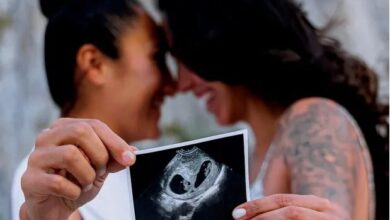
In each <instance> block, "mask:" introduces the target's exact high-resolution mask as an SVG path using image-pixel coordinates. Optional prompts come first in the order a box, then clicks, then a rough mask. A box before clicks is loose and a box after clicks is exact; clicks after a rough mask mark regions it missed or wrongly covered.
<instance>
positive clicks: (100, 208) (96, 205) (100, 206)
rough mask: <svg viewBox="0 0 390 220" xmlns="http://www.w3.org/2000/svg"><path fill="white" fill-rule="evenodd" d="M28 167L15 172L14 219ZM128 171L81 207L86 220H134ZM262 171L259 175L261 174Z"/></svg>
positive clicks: (24, 165) (258, 188)
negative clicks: (22, 178)
mask: <svg viewBox="0 0 390 220" xmlns="http://www.w3.org/2000/svg"><path fill="white" fill-rule="evenodd" d="M26 168H27V158H26V159H24V160H23V161H22V163H21V164H20V165H19V167H18V169H17V170H16V172H15V177H14V181H13V187H12V196H11V198H12V220H18V219H19V208H20V206H21V205H22V204H23V202H24V195H23V192H22V189H21V184H20V180H21V177H22V175H23V173H24V171H25V170H26ZM262 170H264V169H262ZM126 171H127V170H123V171H120V172H118V173H114V174H110V175H109V176H108V177H107V179H106V180H105V183H104V185H103V187H102V189H101V191H100V192H99V194H98V195H97V196H96V198H94V199H93V200H92V201H90V202H89V203H87V204H86V205H84V206H83V207H81V208H80V209H79V211H80V213H81V215H82V217H83V219H84V220H105V219H118V220H121V219H123V220H132V217H131V216H132V215H131V211H130V200H129V197H128V195H130V192H129V188H128V182H127V181H128V176H127V172H126ZM261 172H262V171H261ZM261 172H260V174H259V176H260V175H261ZM263 172H264V171H263ZM262 176H263V175H262ZM254 185H255V186H256V187H253V186H252V187H251V191H254V190H253V189H254V188H255V189H256V190H255V191H256V193H251V196H252V197H251V198H252V199H253V198H260V197H262V191H263V190H262V181H261V180H256V181H255V183H254Z"/></svg>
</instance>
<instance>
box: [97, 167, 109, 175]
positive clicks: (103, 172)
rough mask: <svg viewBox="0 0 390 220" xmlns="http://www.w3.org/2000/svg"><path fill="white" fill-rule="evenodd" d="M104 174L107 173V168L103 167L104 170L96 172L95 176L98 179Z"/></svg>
mask: <svg viewBox="0 0 390 220" xmlns="http://www.w3.org/2000/svg"><path fill="white" fill-rule="evenodd" d="M106 172H107V168H105V167H104V168H101V169H99V170H98V171H97V172H96V174H97V176H98V177H102V176H104V175H105V174H106Z"/></svg>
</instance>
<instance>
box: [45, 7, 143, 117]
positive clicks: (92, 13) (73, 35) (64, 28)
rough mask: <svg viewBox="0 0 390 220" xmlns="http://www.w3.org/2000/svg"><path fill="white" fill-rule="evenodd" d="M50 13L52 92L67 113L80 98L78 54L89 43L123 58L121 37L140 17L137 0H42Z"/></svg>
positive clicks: (48, 64) (48, 59) (48, 47)
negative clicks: (121, 55) (119, 44)
mask: <svg viewBox="0 0 390 220" xmlns="http://www.w3.org/2000/svg"><path fill="white" fill-rule="evenodd" d="M40 4H41V10H42V13H43V14H44V15H45V16H46V17H47V19H48V24H47V27H46V33H45V67H46V75H47V79H48V84H49V89H50V93H51V96H52V98H53V100H54V102H55V103H56V104H57V106H58V107H59V108H60V109H61V110H62V114H63V115H64V114H66V113H67V112H68V111H69V110H70V109H71V108H72V107H73V104H74V102H75V99H76V95H77V91H76V85H75V84H76V82H75V81H76V80H75V68H76V54H77V52H78V50H79V48H80V47H81V46H82V45H84V44H87V43H90V44H93V45H94V46H96V47H97V48H98V49H99V50H100V51H101V52H102V53H104V54H105V55H107V56H109V57H110V58H113V59H117V58H119V56H120V55H119V51H118V47H117V43H118V42H117V40H118V37H119V35H120V33H122V31H123V30H124V28H125V27H123V25H130V24H132V22H133V21H134V20H135V19H136V18H137V17H138V14H137V10H136V7H138V6H139V4H138V3H137V1H136V0H40Z"/></svg>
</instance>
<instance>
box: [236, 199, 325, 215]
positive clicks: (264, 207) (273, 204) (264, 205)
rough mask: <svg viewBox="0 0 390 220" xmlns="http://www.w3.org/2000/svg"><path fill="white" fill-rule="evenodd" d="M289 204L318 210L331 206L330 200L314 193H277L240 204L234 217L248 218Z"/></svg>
mask: <svg viewBox="0 0 390 220" xmlns="http://www.w3.org/2000/svg"><path fill="white" fill-rule="evenodd" d="M288 206H297V207H302V208H307V209H312V210H316V211H325V210H329V209H330V208H331V204H330V202H329V200H327V199H323V198H320V197H317V196H314V195H296V194H275V195H271V196H267V197H265V198H262V199H257V200H253V201H249V202H246V203H244V204H242V205H240V206H238V207H237V208H235V209H234V211H233V217H234V218H235V219H240V220H246V219H251V218H253V217H254V216H257V215H259V214H262V213H266V212H270V211H273V210H276V209H280V208H284V207H288Z"/></svg>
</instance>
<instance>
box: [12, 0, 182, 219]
mask: <svg viewBox="0 0 390 220" xmlns="http://www.w3.org/2000/svg"><path fill="white" fill-rule="evenodd" d="M40 3H41V8H42V12H43V14H44V15H45V16H46V17H47V18H48V24H47V27H46V33H45V67H46V75H47V79H48V84H49V88H50V93H51V95H52V98H53V100H54V102H55V103H56V104H57V105H58V107H59V108H60V109H61V113H62V116H63V117H72V119H69V118H62V119H59V120H57V121H56V122H54V123H53V124H52V126H51V127H50V128H49V129H46V130H45V131H42V132H41V134H40V135H39V136H38V137H37V139H36V143H35V149H34V151H33V152H32V153H31V154H30V156H29V159H28V163H27V161H24V162H23V163H22V164H21V166H20V167H19V170H18V171H17V174H16V178H15V184H16V186H17V187H15V188H16V190H15V192H14V195H13V197H14V201H16V202H15V203H14V204H13V206H14V207H16V208H19V207H20V206H21V205H22V204H20V203H17V201H21V202H23V199H22V198H23V194H22V191H23V193H24V195H25V202H24V204H23V205H22V207H21V212H20V215H21V216H20V217H21V219H65V218H68V217H69V216H71V219H80V218H83V219H89V218H99V217H96V212H99V211H101V210H103V209H102V206H100V205H99V201H105V200H102V199H101V198H102V197H103V198H104V197H106V196H110V198H111V199H112V200H114V201H121V199H122V200H123V197H121V195H123V193H125V192H126V181H124V180H125V179H126V173H125V172H118V173H116V174H113V175H110V176H109V177H108V178H107V175H108V173H112V172H116V171H119V170H122V169H124V168H125V167H127V166H129V165H131V164H133V163H134V161H135V155H134V153H133V152H134V151H135V150H136V149H135V148H134V147H132V146H129V145H128V144H127V143H126V142H132V141H136V140H139V139H143V138H155V137H157V136H158V135H159V129H158V126H157V125H158V120H159V118H160V107H161V104H162V102H163V99H164V96H165V95H170V94H173V93H174V85H173V82H172V80H171V78H170V75H169V73H168V71H167V68H166V66H165V63H164V60H163V58H164V54H165V50H164V49H165V48H164V46H163V45H164V44H163V42H164V41H162V39H161V37H162V36H163V35H161V32H160V31H159V29H158V27H157V26H156V24H155V23H154V22H153V21H152V19H151V18H150V17H149V16H148V14H147V13H146V12H145V11H144V9H143V8H142V7H141V6H140V5H139V4H138V3H137V2H136V1H135V0H98V1H96V0H81V1H80V0H57V1H53V0H49V1H46V0H41V1H40ZM24 170H26V172H24ZM23 172H24V174H23ZM106 178H107V179H106ZM20 180H21V186H20ZM104 181H105V182H106V183H105V187H104V188H103V189H102V186H103V182H104ZM100 189H102V191H101V192H100V193H99V196H98V198H96V199H95V200H94V201H97V203H88V205H85V206H83V205H84V204H86V203H87V202H89V201H90V200H92V199H93V198H94V197H95V196H96V195H97V194H98V192H99V191H100ZM115 197H116V198H115ZM126 202H128V201H124V203H126ZM81 206H83V207H82V208H80V207H81ZM79 208H80V209H79ZM104 210H105V213H104V214H103V217H102V216H100V217H101V218H104V219H125V218H126V216H129V213H128V210H123V211H122V212H118V211H116V210H115V209H112V210H111V211H109V210H107V209H104ZM17 218H18V217H17V216H14V219H17Z"/></svg>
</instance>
